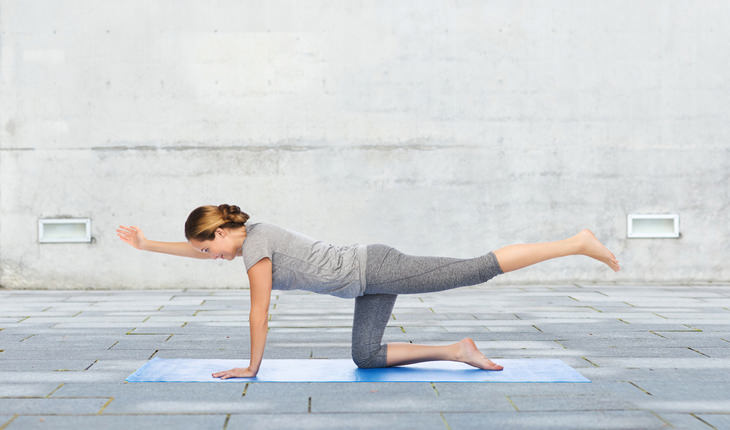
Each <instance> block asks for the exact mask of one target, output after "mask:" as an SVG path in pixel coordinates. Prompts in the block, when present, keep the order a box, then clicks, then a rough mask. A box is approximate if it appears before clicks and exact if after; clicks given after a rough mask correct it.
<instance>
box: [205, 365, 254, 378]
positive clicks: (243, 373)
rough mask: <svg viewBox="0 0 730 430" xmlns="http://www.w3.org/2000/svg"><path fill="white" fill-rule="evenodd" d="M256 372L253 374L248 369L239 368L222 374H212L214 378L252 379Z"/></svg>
mask: <svg viewBox="0 0 730 430" xmlns="http://www.w3.org/2000/svg"><path fill="white" fill-rule="evenodd" d="M256 373H257V372H254V371H253V370H251V369H250V368H248V367H247V368H245V369H243V368H240V367H236V368H235V369H230V370H224V371H222V372H216V373H214V374H213V377H214V378H221V379H228V378H253V377H254V376H256Z"/></svg>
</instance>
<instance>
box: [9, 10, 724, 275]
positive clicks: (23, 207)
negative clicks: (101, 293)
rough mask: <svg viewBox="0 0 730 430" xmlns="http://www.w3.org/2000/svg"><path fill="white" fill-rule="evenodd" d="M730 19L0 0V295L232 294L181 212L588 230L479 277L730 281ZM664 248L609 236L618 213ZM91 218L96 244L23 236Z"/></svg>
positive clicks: (391, 233) (336, 231) (480, 236)
mask: <svg viewBox="0 0 730 430" xmlns="http://www.w3.org/2000/svg"><path fill="white" fill-rule="evenodd" d="M728 22H730V3H729V2H727V1H725V0H715V1H710V0H707V1H700V2H697V1H689V0H687V1H677V0H655V1H635V0H631V1H628V0H627V1H609V2H606V1H584V0H574V1H567V0H564V1H551V2H541V1H537V0H535V1H514V0H502V1H457V0H452V1H430V0H429V1H425V0H417V1H409V2H405V1H402V2H391V1H373V2H351V1H347V2H329V1H297V0H291V1H269V0H267V1H239V0H220V1H206V2H200V1H189V0H167V1H149V0H137V1H130V0H125V1H114V2H112V1H110V2H99V1H96V0H77V1H70V0H63V1H60V0H36V1H32V2H30V1H24V0H0V112H1V114H2V117H1V118H0V157H1V159H0V181H1V185H0V208H1V210H2V214H1V215H0V284H1V285H2V286H4V287H9V288H30V287H33V288H35V287H37V288H72V287H83V288H158V287H190V288H205V287H232V288H233V287H242V286H246V285H247V279H246V277H245V272H244V268H243V263H242V261H241V260H240V259H239V260H237V261H235V262H233V263H230V262H221V261H216V262H214V261H205V260H193V259H181V258H178V257H172V256H167V255H160V254H151V253H145V252H140V251H136V250H134V249H132V248H131V247H129V246H128V245H126V244H125V243H123V242H122V241H120V240H119V239H118V238H117V237H116V234H115V228H116V227H117V225H119V224H124V225H136V226H139V227H140V228H142V230H143V232H144V233H145V234H146V235H147V237H148V238H151V239H155V240H166V241H183V240H185V239H184V236H183V223H184V221H185V219H186V217H187V215H188V213H189V212H190V211H191V210H192V209H193V208H195V207H196V206H198V205H202V204H218V203H235V204H238V205H239V206H241V208H242V209H243V210H244V211H247V212H248V213H249V214H251V215H252V219H251V221H253V222H255V221H268V222H273V223H276V224H279V225H281V226H284V227H287V228H290V229H293V230H297V231H300V232H302V233H305V234H307V235H309V236H312V237H316V238H319V239H322V240H327V241H330V242H332V243H337V244H348V243H387V244H390V245H392V246H395V247H397V248H398V249H400V250H401V251H403V252H406V253H412V254H417V255H446V256H454V257H469V256H476V255H480V254H483V253H486V252H487V251H489V250H494V249H497V248H499V247H502V246H505V245H508V244H512V243H524V242H537V241H549V240H556V239H562V238H564V237H567V236H570V235H573V234H575V233H577V232H578V231H579V230H580V229H581V228H584V227H588V228H591V229H592V230H593V231H594V232H595V233H596V235H597V236H598V237H599V239H601V240H603V241H604V243H606V244H607V246H608V247H609V248H610V249H612V251H613V252H614V253H615V254H616V255H617V256H618V257H619V259H620V261H621V263H622V266H623V269H622V271H621V272H618V273H614V272H613V271H611V270H610V269H609V268H608V267H606V266H604V265H602V264H600V263H598V262H595V261H593V260H590V259H588V258H587V257H583V256H572V257H567V258H563V259H557V260H552V261H548V262H545V263H542V264H539V265H536V266H532V267H530V268H527V269H524V270H521V271H518V272H513V273H509V274H507V275H504V276H501V277H499V278H497V279H495V280H493V281H491V282H494V283H520V282H591V281H597V282H613V281H616V282H629V283H630V282H688V281H714V282H722V281H724V282H728V281H730V264H728V262H727V258H728V256H730V252H729V251H730V245H728V243H730V223H729V222H728V217H727V213H728V209H729V208H728V205H729V202H730V191H729V190H730V186H729V185H728V184H729V183H730V177H729V176H730V175H729V173H730V121H729V120H730V114H729V113H728V106H730V84H729V83H728V79H727V75H728V70H730V44H728V40H730V33H729V32H728V30H727V23H728ZM655 212H658V213H678V214H679V215H680V222H681V232H682V236H681V238H679V239H627V238H626V215H627V214H628V213H655ZM63 215H66V216H73V217H90V218H91V219H92V235H93V241H92V243H90V244H39V243H38V229H37V220H38V218H40V217H55V216H63Z"/></svg>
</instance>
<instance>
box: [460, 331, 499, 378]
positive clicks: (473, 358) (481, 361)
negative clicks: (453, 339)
mask: <svg viewBox="0 0 730 430" xmlns="http://www.w3.org/2000/svg"><path fill="white" fill-rule="evenodd" d="M457 345H458V347H459V352H458V353H457V355H456V361H460V362H462V363H466V364H469V365H471V366H474V367H478V368H479V369H484V370H502V369H504V367H502V366H500V365H499V364H497V363H495V362H493V361H492V360H490V359H488V358H487V357H485V356H484V354H482V353H481V352H480V351H479V349H477V346H476V344H475V343H474V341H473V340H471V338H468V337H465V338H464V339H461V340H460V341H459V342H458V343H457Z"/></svg>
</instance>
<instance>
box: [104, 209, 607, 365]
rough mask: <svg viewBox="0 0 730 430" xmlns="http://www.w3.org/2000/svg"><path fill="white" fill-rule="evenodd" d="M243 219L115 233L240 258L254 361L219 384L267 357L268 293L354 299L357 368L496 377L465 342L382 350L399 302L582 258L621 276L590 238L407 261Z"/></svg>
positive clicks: (186, 251) (228, 214)
mask: <svg viewBox="0 0 730 430" xmlns="http://www.w3.org/2000/svg"><path fill="white" fill-rule="evenodd" d="M248 219H249V216H248V214H246V213H245V212H241V209H240V208H239V207H238V206H235V205H227V204H222V205H219V206H201V207H198V208H196V209H195V210H193V211H192V212H191V213H190V215H189V216H188V219H187V221H186V222H185V238H186V239H187V240H188V241H187V242H156V241H151V240H147V239H145V237H144V235H143V234H142V231H141V230H140V229H139V228H137V227H125V226H119V228H118V229H117V235H118V236H119V237H120V238H121V239H122V240H123V241H125V242H127V243H128V244H130V245H132V246H133V247H135V248H137V249H141V250H145V251H154V252H162V253H166V254H172V255H179V256H183V257H193V258H203V259H218V258H223V259H226V260H233V259H234V258H235V257H237V256H242V257H243V263H244V265H245V267H246V271H247V273H248V279H249V283H250V289H251V309H250V312H249V325H250V333H251V339H250V340H251V358H250V360H251V361H250V364H249V366H248V367H247V368H245V369H244V368H235V369H230V370H225V371H222V372H217V373H213V377H216V378H222V379H227V378H236V377H253V376H256V373H257V372H258V370H259V366H260V365H261V360H262V358H263V355H264V345H265V343H266V333H267V330H268V310H269V301H270V299H271V290H272V288H273V289H279V290H290V289H303V290H309V291H314V292H317V293H322V294H330V295H334V296H337V297H343V298H355V313H354V319H353V324H352V359H353V361H354V362H355V364H356V365H357V366H358V367H361V368H370V367H388V366H397V365H400V364H411V363H418V362H422V361H432V360H451V361H458V362H462V363H467V364H470V365H472V366H474V367H477V368H480V369H485V370H502V366H500V365H498V364H496V363H494V362H492V361H491V360H489V359H488V358H487V357H485V356H484V355H483V354H482V353H481V352H480V351H479V350H478V349H477V347H476V345H475V344H474V341H472V339H470V338H464V339H462V340H461V341H459V342H457V343H454V344H451V345H446V346H427V345H415V344H410V343H388V344H386V345H383V344H381V341H382V338H383V332H384V331H385V325H386V324H387V323H388V319H389V318H390V315H391V311H392V310H393V305H394V303H395V299H396V297H397V295H398V294H422V293H429V292H434V291H441V290H447V289H450V288H457V287H463V286H467V285H475V284H480V283H483V282H487V281H488V280H489V279H491V278H493V277H495V276H497V275H499V274H502V273H506V272H511V271H513V270H517V269H520V268H523V267H526V266H529V265H532V264H535V263H538V262H540V261H545V260H549V259H551V258H557V257H564V256H567V255H586V256H588V257H591V258H594V259H596V260H598V261H600V262H602V263H605V264H606V265H608V266H609V267H610V268H611V269H613V270H614V271H618V270H619V264H618V260H617V259H616V257H615V256H614V255H613V254H612V253H611V251H609V250H608V249H607V248H606V247H605V246H604V245H603V244H602V243H601V242H599V241H598V239H596V237H595V236H594V235H593V233H592V232H591V231H590V230H587V229H584V230H582V231H581V232H579V233H578V234H576V235H575V236H572V237H569V238H567V239H563V240H558V241H555V242H544V243H531V244H517V245H510V246H506V247H504V248H500V249H498V250H496V251H494V252H489V253H487V254H485V255H482V256H479V257H475V258H467V259H459V258H450V257H427V256H414V255H406V254H403V253H401V252H400V251H398V250H397V249H395V248H393V247H390V246H388V245H383V244H373V245H360V244H354V245H349V246H335V245H331V244H328V243H325V242H322V241H317V240H314V239H312V238H310V237H308V236H305V235H302V234H300V233H297V232H294V231H290V230H286V229H283V228H281V227H278V226H276V225H273V224H269V223H263V222H260V223H252V224H248V225H246V221H248Z"/></svg>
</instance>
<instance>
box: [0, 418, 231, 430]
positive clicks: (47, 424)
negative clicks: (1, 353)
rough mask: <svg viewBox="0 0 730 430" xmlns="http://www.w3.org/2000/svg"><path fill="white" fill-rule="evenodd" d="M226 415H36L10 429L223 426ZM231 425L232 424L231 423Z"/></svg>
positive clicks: (118, 429)
mask: <svg viewBox="0 0 730 430" xmlns="http://www.w3.org/2000/svg"><path fill="white" fill-rule="evenodd" d="M225 422H226V415H225V414H220V415H192V414H189V415H188V414H186V415H106V414H105V415H97V416H93V415H92V416H83V415H77V416H54V415H35V416H20V417H18V418H16V419H15V420H14V421H13V422H12V424H10V426H8V427H7V428H8V429H9V430H16V429H17V430H20V429H22V430H25V429H49V428H52V429H104V430H129V429H140V430H141V429H152V430H157V429H161V428H174V429H211V430H213V429H215V430H220V429H222V428H223V425H224V423H225ZM228 428H230V427H228Z"/></svg>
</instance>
